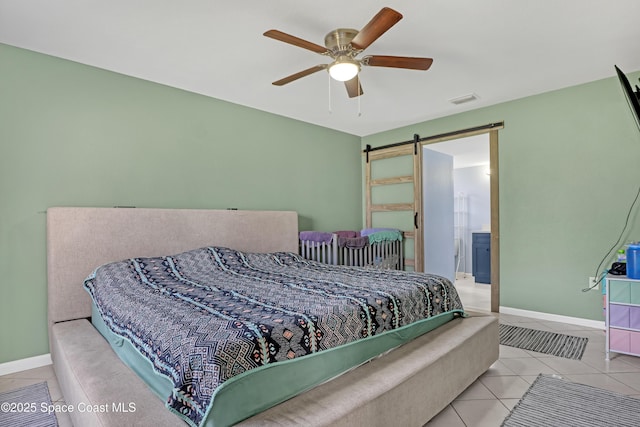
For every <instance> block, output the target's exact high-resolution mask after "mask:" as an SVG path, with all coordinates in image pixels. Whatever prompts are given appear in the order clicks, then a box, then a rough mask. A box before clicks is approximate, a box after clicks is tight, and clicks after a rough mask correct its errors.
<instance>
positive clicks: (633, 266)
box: [627, 245, 640, 279]
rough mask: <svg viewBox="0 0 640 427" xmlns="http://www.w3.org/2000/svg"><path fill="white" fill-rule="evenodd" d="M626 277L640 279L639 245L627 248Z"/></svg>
mask: <svg viewBox="0 0 640 427" xmlns="http://www.w3.org/2000/svg"><path fill="white" fill-rule="evenodd" d="M627 277H628V278H629V279H640V245H629V247H628V248H627Z"/></svg>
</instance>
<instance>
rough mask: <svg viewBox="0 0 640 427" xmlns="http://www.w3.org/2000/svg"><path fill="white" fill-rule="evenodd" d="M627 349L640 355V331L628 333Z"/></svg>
mask: <svg viewBox="0 0 640 427" xmlns="http://www.w3.org/2000/svg"><path fill="white" fill-rule="evenodd" d="M629 351H630V352H631V353H634V354H638V355H640V332H630V333H629Z"/></svg>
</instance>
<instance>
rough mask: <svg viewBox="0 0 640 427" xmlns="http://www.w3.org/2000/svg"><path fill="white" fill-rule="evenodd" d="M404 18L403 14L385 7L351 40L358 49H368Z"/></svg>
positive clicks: (352, 44)
mask: <svg viewBox="0 0 640 427" xmlns="http://www.w3.org/2000/svg"><path fill="white" fill-rule="evenodd" d="M401 19H402V15H401V14H400V13H399V12H396V11H395V10H393V9H390V8H388V7H383V8H382V9H381V10H380V12H378V13H377V14H376V16H374V17H373V18H372V19H371V21H369V23H368V24H367V25H365V26H364V28H363V29H361V30H360V32H359V33H358V34H357V35H356V36H355V37H354V38H353V40H351V46H353V47H354V48H356V49H362V50H364V49H366V48H367V47H369V45H370V44H371V43H373V42H374V41H376V40H377V39H378V37H380V36H381V35H383V34H384V33H386V32H387V30H388V29H389V28H391V27H393V26H394V25H396V23H397V22H398V21H399V20H401Z"/></svg>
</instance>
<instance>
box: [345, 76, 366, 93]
mask: <svg viewBox="0 0 640 427" xmlns="http://www.w3.org/2000/svg"><path fill="white" fill-rule="evenodd" d="M344 87H346V88H347V93H348V94H349V98H355V97H357V96H360V95H362V94H363V93H364V92H363V91H362V86H360V78H359V77H358V76H355V77H354V78H352V79H351V80H347V81H345V82H344Z"/></svg>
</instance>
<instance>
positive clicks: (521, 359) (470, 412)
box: [426, 276, 640, 427]
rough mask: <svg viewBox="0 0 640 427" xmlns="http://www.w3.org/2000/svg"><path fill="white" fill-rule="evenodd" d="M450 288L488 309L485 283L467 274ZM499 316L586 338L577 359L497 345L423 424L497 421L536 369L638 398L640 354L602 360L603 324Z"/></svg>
mask: <svg viewBox="0 0 640 427" xmlns="http://www.w3.org/2000/svg"><path fill="white" fill-rule="evenodd" d="M456 288H457V289H458V293H459V294H460V298H461V299H462V303H463V305H464V306H465V308H468V309H474V310H483V311H488V310H489V307H490V302H489V301H490V295H489V293H490V287H489V286H488V285H482V284H476V283H474V282H473V278H472V277H471V276H467V278H465V279H458V280H456ZM499 317H500V322H501V323H506V324H510V325H516V326H522V327H525V328H532V329H540V330H545V331H552V332H558V333H564V334H568V335H575V336H581V337H588V338H589V343H588V344H587V348H586V350H585V353H584V355H583V357H582V360H569V359H564V358H561V357H555V356H549V355H546V354H542V353H536V352H533V351H525V350H521V349H517V348H512V347H507V346H503V345H501V346H500V359H499V360H498V361H497V362H496V363H494V364H493V365H492V366H491V368H490V369H489V370H488V371H487V372H486V373H485V374H484V375H482V376H481V377H480V378H478V380H476V381H475V382H474V383H473V384H472V385H471V386H469V387H468V388H467V389H466V390H465V391H464V392H463V393H462V394H460V395H459V396H458V397H457V398H456V399H455V400H454V401H453V402H451V404H450V405H449V406H447V407H446V408H445V409H444V410H443V411H442V412H441V413H440V414H438V415H437V416H436V417H435V418H434V419H432V420H431V421H430V422H428V423H427V424H426V426H427V427H497V426H500V424H501V423H502V421H503V420H504V418H505V417H506V416H507V415H508V414H509V411H510V410H511V409H512V408H513V406H514V405H515V404H516V403H518V401H519V400H520V398H521V397H522V396H523V394H524V393H525V392H526V391H527V390H528V388H529V386H530V385H531V383H532V382H533V381H534V380H535V379H536V377H537V376H538V375H539V374H541V373H543V374H556V375H560V376H561V377H563V378H565V379H568V380H570V381H575V382H579V383H583V384H588V385H591V386H594V387H599V388H603V389H607V390H611V391H615V392H618V393H623V394H626V395H629V396H633V397H637V398H640V357H633V356H626V355H615V354H614V355H613V357H612V359H611V360H610V361H609V362H607V361H605V351H604V346H605V334H604V331H603V330H599V329H593V328H588V327H584V326H576V325H570V324H566V323H558V322H550V321H542V320H539V319H531V318H528V317H519V316H512V315H508V314H500V315H499ZM639 416H640V414H639Z"/></svg>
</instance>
